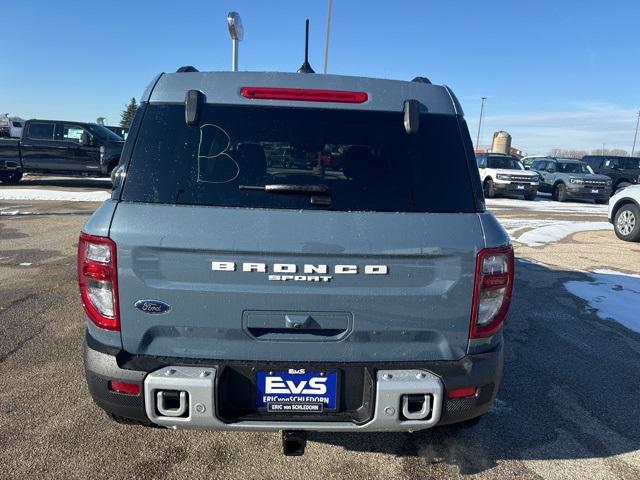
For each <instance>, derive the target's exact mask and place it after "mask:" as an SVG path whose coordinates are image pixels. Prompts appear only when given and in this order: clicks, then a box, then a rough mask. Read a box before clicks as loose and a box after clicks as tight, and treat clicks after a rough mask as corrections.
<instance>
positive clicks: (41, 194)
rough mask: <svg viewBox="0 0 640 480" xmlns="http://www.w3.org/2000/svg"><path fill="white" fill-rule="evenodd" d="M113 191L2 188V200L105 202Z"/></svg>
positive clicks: (0, 190)
mask: <svg viewBox="0 0 640 480" xmlns="http://www.w3.org/2000/svg"><path fill="white" fill-rule="evenodd" d="M110 197H111V192H105V191H102V190H100V191H97V192H72V191H66V190H45V189H38V188H6V189H5V188H2V189H0V200H58V201H63V202H104V201H105V200H106V199H107V198H110Z"/></svg>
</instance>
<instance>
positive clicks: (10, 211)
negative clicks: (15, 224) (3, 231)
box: [0, 205, 34, 215]
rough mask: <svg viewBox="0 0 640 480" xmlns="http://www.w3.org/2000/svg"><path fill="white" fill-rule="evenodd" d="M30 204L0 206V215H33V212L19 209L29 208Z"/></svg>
mask: <svg viewBox="0 0 640 480" xmlns="http://www.w3.org/2000/svg"><path fill="white" fill-rule="evenodd" d="M29 207H31V205H11V206H10V207H0V215H34V213H33V212H29V211H27V210H20V209H21V208H29Z"/></svg>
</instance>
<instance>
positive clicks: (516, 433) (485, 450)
mask: <svg viewBox="0 0 640 480" xmlns="http://www.w3.org/2000/svg"><path fill="white" fill-rule="evenodd" d="M570 280H578V281H585V282H587V281H590V280H591V277H590V276H588V275H586V274H584V273H580V272H571V271H561V270H552V269H550V268H547V267H545V266H542V265H539V264H532V263H529V262H523V261H519V262H518V264H517V271H516V290H515V295H514V301H513V305H512V309H511V312H510V315H509V319H508V324H507V326H506V330H505V335H506V344H505V369H504V377H503V383H502V386H501V388H500V391H499V392H498V398H497V401H496V403H495V405H494V406H493V408H492V409H491V410H490V411H489V412H488V413H487V414H486V415H485V416H484V417H483V418H482V420H481V421H480V422H479V423H478V424H476V425H475V426H469V427H463V426H456V425H452V426H446V427H440V428H435V429H432V430H425V431H421V432H416V433H414V434H402V433H401V434H396V433H388V434H387V433H381V434H364V433H362V434H347V435H345V434H321V433H314V434H313V435H311V436H310V439H311V440H313V441H316V442H321V443H328V444H334V445H339V446H342V447H344V448H345V449H347V450H353V451H374V452H384V453H388V454H392V455H397V456H403V457H413V458H415V459H417V460H420V462H421V463H422V464H423V465H428V464H431V463H445V464H449V465H455V466H457V467H458V469H459V470H460V473H463V474H473V473H479V472H482V471H484V470H487V469H490V468H493V467H495V466H496V465H497V464H498V463H499V462H500V461H501V460H513V459H515V460H518V459H522V460H524V461H527V460H566V459H587V458H607V457H611V456H614V455H618V454H624V453H628V452H633V451H636V450H638V448H640V415H639V413H640V412H639V410H640V409H639V405H640V403H639V401H638V398H639V397H640V382H639V374H638V372H640V334H638V333H635V332H633V331H631V330H628V329H626V328H624V327H622V326H621V325H619V324H617V323H615V322H613V321H608V320H601V319H599V318H598V317H597V316H596V315H595V313H594V312H593V311H591V309H589V307H588V306H587V304H586V303H585V302H584V301H583V300H581V299H579V298H577V297H574V296H573V295H571V294H569V293H568V292H567V291H566V289H565V288H564V286H563V284H564V283H565V282H567V281H570ZM625 281H627V282H628V281H629V280H628V277H625ZM638 282H639V286H640V279H639V280H638ZM629 308H636V309H637V308H638V305H635V307H634V306H633V305H629ZM538 463H539V462H535V463H532V465H536V466H537V465H538ZM585 468H586V467H585Z"/></svg>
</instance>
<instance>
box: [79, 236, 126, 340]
mask: <svg viewBox="0 0 640 480" xmlns="http://www.w3.org/2000/svg"><path fill="white" fill-rule="evenodd" d="M117 271H118V270H117V265H116V244H115V243H114V242H113V240H111V239H110V238H107V237H97V236H94V235H87V234H86V233H84V232H83V233H80V239H79V241H78V285H79V287H80V299H81V301H82V306H83V308H84V312H85V314H86V315H87V317H89V320H91V322H93V323H94V324H95V325H96V326H98V327H100V328H104V329H106V330H116V331H119V330H120V313H119V310H118V275H117Z"/></svg>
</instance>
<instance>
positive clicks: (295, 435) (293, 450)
mask: <svg viewBox="0 0 640 480" xmlns="http://www.w3.org/2000/svg"><path fill="white" fill-rule="evenodd" d="M306 446H307V432H304V431H302V430H283V431H282V453H284V454H285V455H287V456H291V457H299V456H301V455H304V450H305V448H306Z"/></svg>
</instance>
